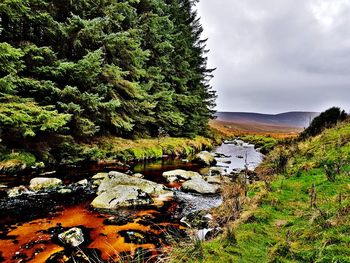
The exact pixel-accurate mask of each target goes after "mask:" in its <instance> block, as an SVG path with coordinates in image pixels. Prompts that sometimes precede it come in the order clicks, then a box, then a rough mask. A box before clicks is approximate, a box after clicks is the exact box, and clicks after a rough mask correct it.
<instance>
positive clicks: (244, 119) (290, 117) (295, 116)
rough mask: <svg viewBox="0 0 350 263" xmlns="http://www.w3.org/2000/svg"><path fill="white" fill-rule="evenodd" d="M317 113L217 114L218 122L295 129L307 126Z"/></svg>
mask: <svg viewBox="0 0 350 263" xmlns="http://www.w3.org/2000/svg"><path fill="white" fill-rule="evenodd" d="M318 114H319V113H317V112H302V111H295V112H285V113H280V114H262V113H253V112H217V113H216V114H215V116H216V117H217V120H218V121H224V122H236V123H258V124H262V125H277V126H286V127H295V128H304V127H307V126H309V124H310V123H311V121H312V119H313V118H315V117H316V116H317V115H318Z"/></svg>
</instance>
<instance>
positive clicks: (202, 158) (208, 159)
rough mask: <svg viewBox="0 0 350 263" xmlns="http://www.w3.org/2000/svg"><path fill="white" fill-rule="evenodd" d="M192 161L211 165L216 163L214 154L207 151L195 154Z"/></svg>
mask: <svg viewBox="0 0 350 263" xmlns="http://www.w3.org/2000/svg"><path fill="white" fill-rule="evenodd" d="M193 161H194V162H196V163H198V164H200V165H203V166H211V165H215V164H216V160H215V158H214V156H213V155H211V154H210V153H209V152H207V151H202V152H200V153H198V154H196V156H195V158H194V159H193Z"/></svg>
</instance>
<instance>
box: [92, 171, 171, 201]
mask: <svg viewBox="0 0 350 263" xmlns="http://www.w3.org/2000/svg"><path fill="white" fill-rule="evenodd" d="M109 174H110V175H112V176H111V178H109V177H106V178H104V179H103V180H102V182H101V184H100V186H99V187H98V189H97V194H101V193H103V192H106V191H108V190H110V189H112V188H115V187H116V186H120V185H123V186H135V187H137V188H139V189H141V190H142V191H143V192H146V193H147V194H149V195H154V196H159V195H169V196H171V195H172V194H173V192H172V191H167V190H165V189H164V186H163V185H161V184H157V183H154V182H151V181H148V180H145V179H140V178H137V177H133V176H131V175H127V174H123V173H118V172H116V173H112V172H111V173H109Z"/></svg>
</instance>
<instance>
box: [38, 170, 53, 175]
mask: <svg viewBox="0 0 350 263" xmlns="http://www.w3.org/2000/svg"><path fill="white" fill-rule="evenodd" d="M55 173H56V171H49V172H44V173H41V174H40V176H47V175H51V174H55Z"/></svg>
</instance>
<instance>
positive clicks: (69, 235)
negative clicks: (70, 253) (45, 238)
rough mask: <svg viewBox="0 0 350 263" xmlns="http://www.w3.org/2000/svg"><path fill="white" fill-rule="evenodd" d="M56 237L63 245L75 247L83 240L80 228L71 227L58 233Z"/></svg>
mask: <svg viewBox="0 0 350 263" xmlns="http://www.w3.org/2000/svg"><path fill="white" fill-rule="evenodd" d="M58 239H59V240H60V241H61V242H62V243H63V244H65V245H68V246H71V247H77V246H79V245H81V244H82V243H83V242H84V234H83V231H82V230H81V229H80V228H78V227H73V228H71V229H69V230H67V231H65V232H63V233H61V234H59V235H58Z"/></svg>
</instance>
